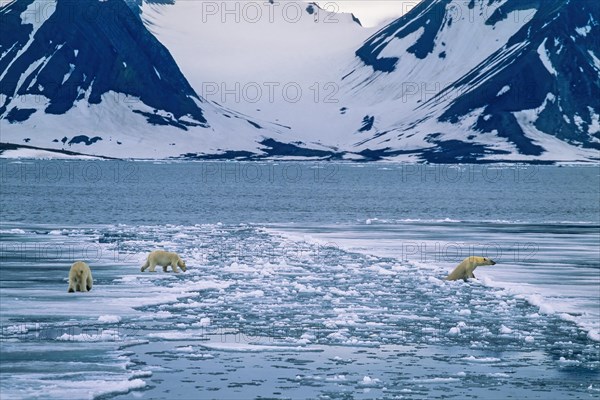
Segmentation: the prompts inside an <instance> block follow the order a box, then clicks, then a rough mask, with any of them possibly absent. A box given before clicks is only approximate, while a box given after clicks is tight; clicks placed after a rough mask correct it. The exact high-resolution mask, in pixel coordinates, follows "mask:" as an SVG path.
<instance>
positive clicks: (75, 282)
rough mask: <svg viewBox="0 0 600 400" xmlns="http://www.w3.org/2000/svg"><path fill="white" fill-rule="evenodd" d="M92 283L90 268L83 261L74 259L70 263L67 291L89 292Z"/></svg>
mask: <svg viewBox="0 0 600 400" xmlns="http://www.w3.org/2000/svg"><path fill="white" fill-rule="evenodd" d="M93 283H94V279H93V278H92V270H91V269H90V266H89V265H87V264H86V263H84V262H83V261H76V262H75V263H73V265H71V270H70V271H69V290H68V291H67V292H68V293H73V292H89V291H90V290H92V285H93Z"/></svg>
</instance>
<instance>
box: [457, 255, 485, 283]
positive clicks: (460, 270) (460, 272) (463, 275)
mask: <svg viewBox="0 0 600 400" xmlns="http://www.w3.org/2000/svg"><path fill="white" fill-rule="evenodd" d="M482 265H496V262H495V261H494V260H492V259H491V258H486V257H476V256H471V257H467V258H465V259H464V260H462V262H461V263H460V264H458V265H457V266H456V268H454V271H452V272H451V273H450V275H448V276H447V277H446V280H447V281H457V280H459V279H462V280H464V281H465V282H466V281H467V279H471V278H475V274H473V271H475V268H477V267H479V266H482Z"/></svg>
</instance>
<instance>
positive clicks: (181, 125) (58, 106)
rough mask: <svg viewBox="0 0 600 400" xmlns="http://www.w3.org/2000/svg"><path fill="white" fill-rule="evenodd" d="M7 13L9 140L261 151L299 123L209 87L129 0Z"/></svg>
mask: <svg viewBox="0 0 600 400" xmlns="http://www.w3.org/2000/svg"><path fill="white" fill-rule="evenodd" d="M0 13H1V14H0V15H1V19H2V24H1V25H2V35H1V37H0V54H1V58H0V71H1V75H0V83H1V85H0V115H1V118H2V119H1V121H0V124H1V126H0V128H1V132H0V133H1V136H2V137H1V141H2V142H8V143H13V144H25V143H27V145H28V146H36V147H41V148H50V149H65V150H69V151H78V152H81V153H87V154H95V155H104V156H114V157H123V156H125V157H159V158H160V157H167V156H179V155H181V154H185V153H190V152H194V153H197V152H209V153H213V154H214V153H223V152H225V151H229V152H232V151H251V152H253V153H255V152H257V148H258V147H260V146H261V145H260V142H261V141H263V140H264V139H265V138H267V137H271V136H274V135H283V137H285V131H288V130H289V129H286V128H283V127H278V126H276V125H274V124H269V123H265V124H263V122H260V121H257V120H252V119H250V118H248V117H246V116H244V115H242V114H240V113H237V112H234V111H231V110H228V109H226V108H224V107H219V106H217V105H215V104H212V103H210V102H207V101H206V100H205V99H203V98H202V97H201V96H199V95H198V94H197V92H196V91H195V90H194V89H193V88H192V87H191V86H190V84H189V83H188V81H187V79H186V77H185V76H184V75H183V74H182V73H181V71H180V69H179V67H178V65H177V64H176V62H175V61H174V60H173V58H172V57H171V55H170V53H169V51H168V50H167V49H166V48H165V47H164V46H163V45H162V44H161V43H160V42H159V41H158V40H157V39H156V38H155V37H154V36H153V35H152V34H151V33H150V32H148V30H147V29H146V28H145V26H144V25H143V23H142V22H141V20H140V18H139V16H137V15H136V14H135V13H134V12H132V10H131V9H130V8H129V7H128V6H127V5H126V4H125V3H124V2H123V0H106V1H97V0H78V1H76V2H72V1H66V0H58V1H48V0H41V1H40V0H37V1H34V0H17V1H13V2H11V3H9V4H7V5H6V6H4V7H3V8H2V9H1V10H0ZM263 125H264V126H263Z"/></svg>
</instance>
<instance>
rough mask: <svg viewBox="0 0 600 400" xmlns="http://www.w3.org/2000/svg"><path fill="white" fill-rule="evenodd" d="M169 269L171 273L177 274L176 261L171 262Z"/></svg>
mask: <svg viewBox="0 0 600 400" xmlns="http://www.w3.org/2000/svg"><path fill="white" fill-rule="evenodd" d="M171 267H172V268H173V272H179V270H178V269H177V260H173V261H171Z"/></svg>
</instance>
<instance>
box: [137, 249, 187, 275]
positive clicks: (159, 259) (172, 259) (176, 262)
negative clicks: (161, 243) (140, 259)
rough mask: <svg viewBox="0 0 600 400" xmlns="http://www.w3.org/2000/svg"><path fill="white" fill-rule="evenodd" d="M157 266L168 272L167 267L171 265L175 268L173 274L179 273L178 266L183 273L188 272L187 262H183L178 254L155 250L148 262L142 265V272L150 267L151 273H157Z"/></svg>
mask: <svg viewBox="0 0 600 400" xmlns="http://www.w3.org/2000/svg"><path fill="white" fill-rule="evenodd" d="M157 265H160V266H161V267H163V271H164V272H167V267H168V266H169V265H170V266H171V267H172V268H173V272H179V270H178V269H177V267H178V266H179V267H180V268H181V270H182V271H183V272H185V270H186V266H185V262H183V260H182V259H181V258H180V257H179V255H177V253H171V252H168V251H163V250H155V251H153V252H152V253H150V254H148V258H147V259H146V262H145V263H144V265H142V272H144V271H145V270H146V268H148V267H150V272H156V270H155V268H156V266H157Z"/></svg>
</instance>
